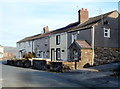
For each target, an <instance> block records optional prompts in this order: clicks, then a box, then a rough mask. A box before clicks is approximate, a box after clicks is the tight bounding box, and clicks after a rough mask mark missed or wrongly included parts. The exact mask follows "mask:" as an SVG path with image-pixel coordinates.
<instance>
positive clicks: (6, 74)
mask: <svg viewBox="0 0 120 89" xmlns="http://www.w3.org/2000/svg"><path fill="white" fill-rule="evenodd" d="M0 81H2V87H83V86H82V85H81V84H80V83H79V84H77V83H76V82H74V81H69V80H67V79H65V78H63V77H61V76H59V74H57V73H50V72H46V71H41V70H34V69H27V68H20V67H14V66H9V65H2V78H1V80H0Z"/></svg>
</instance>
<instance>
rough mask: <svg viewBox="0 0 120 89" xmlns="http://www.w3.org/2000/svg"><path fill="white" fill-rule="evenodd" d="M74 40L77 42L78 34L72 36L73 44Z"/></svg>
mask: <svg viewBox="0 0 120 89" xmlns="http://www.w3.org/2000/svg"><path fill="white" fill-rule="evenodd" d="M74 40H77V34H72V43H73V42H74Z"/></svg>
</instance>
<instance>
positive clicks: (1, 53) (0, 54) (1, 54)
mask: <svg viewBox="0 0 120 89" xmlns="http://www.w3.org/2000/svg"><path fill="white" fill-rule="evenodd" d="M3 53H4V47H3V46H1V45H0V59H1V58H3Z"/></svg>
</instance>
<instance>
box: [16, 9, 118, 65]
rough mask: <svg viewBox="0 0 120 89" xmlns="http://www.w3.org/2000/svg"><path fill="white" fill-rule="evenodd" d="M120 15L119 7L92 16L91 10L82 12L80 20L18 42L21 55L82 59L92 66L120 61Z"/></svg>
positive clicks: (18, 51)
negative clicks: (90, 15)
mask: <svg viewBox="0 0 120 89" xmlns="http://www.w3.org/2000/svg"><path fill="white" fill-rule="evenodd" d="M119 18H120V14H119V12H118V11H117V10H115V11H111V12H107V13H105V14H101V15H99V16H96V17H91V18H89V12H88V10H87V9H84V8H82V9H81V10H79V11H78V21H77V22H74V23H70V24H69V25H67V26H65V27H63V28H59V29H56V30H53V31H49V28H48V26H46V27H44V28H43V31H44V33H43V34H37V35H34V36H29V37H26V38H24V39H22V40H20V41H18V42H17V58H22V57H23V54H24V53H28V52H31V53H34V54H35V58H44V59H50V60H51V61H78V62H82V63H83V64H86V63H89V64H90V65H93V64H96V65H99V64H103V63H109V62H115V61H119V58H120V57H119V55H120V49H119V47H120V45H119V43H120V42H119V37H120V28H119V26H120V25H119Z"/></svg>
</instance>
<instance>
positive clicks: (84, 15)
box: [78, 8, 89, 24]
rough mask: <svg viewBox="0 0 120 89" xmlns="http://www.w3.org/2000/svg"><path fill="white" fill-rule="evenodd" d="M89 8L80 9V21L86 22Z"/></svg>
mask: <svg viewBox="0 0 120 89" xmlns="http://www.w3.org/2000/svg"><path fill="white" fill-rule="evenodd" d="M88 17H89V16H88V10H87V9H84V8H82V9H81V10H79V11H78V20H79V23H80V24H81V23H84V22H85V21H86V20H88Z"/></svg>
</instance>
